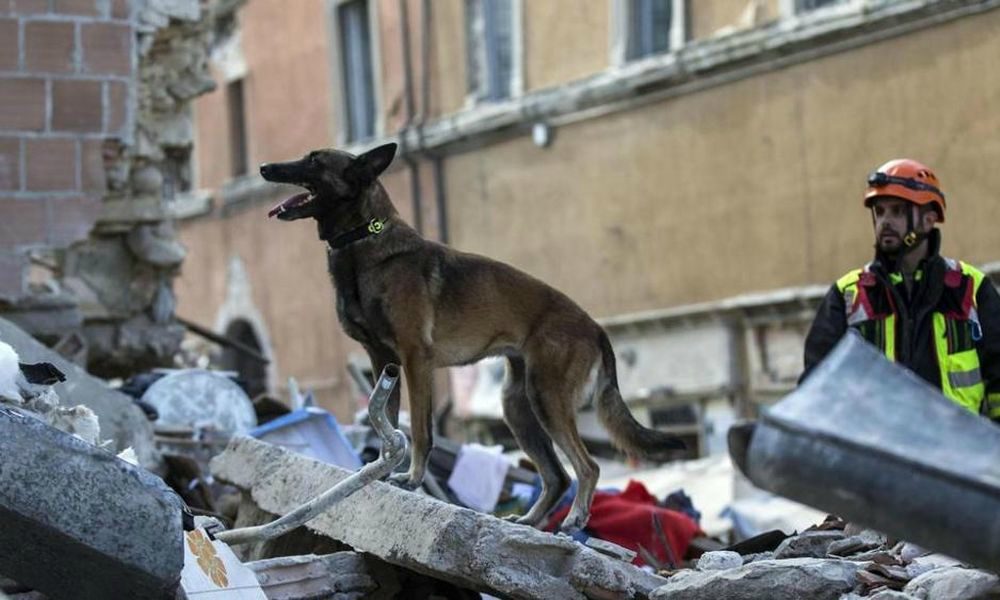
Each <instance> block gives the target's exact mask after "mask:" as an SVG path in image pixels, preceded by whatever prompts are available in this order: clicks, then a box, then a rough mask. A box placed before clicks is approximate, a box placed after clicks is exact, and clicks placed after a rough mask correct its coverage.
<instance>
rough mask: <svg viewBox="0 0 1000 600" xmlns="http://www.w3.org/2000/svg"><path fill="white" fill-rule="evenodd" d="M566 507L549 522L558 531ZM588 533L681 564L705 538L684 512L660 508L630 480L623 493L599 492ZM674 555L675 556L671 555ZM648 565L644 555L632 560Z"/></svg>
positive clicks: (644, 489) (662, 559)
mask: <svg viewBox="0 0 1000 600" xmlns="http://www.w3.org/2000/svg"><path fill="white" fill-rule="evenodd" d="M569 508H570V507H569V506H565V507H563V508H561V509H559V510H557V511H556V512H555V513H553V515H552V517H551V518H550V519H549V527H547V528H546V529H554V528H555V527H556V526H558V524H559V523H561V522H562V520H563V517H565V516H566V514H567V513H568V512H569ZM654 518H657V519H659V521H660V525H661V526H662V528H663V533H664V534H665V535H666V538H667V541H668V542H669V544H670V553H668V551H667V548H666V547H665V546H664V544H663V543H662V542H661V541H660V536H659V535H657V533H656V528H655V526H654V525H653V519H654ZM586 532H587V533H589V534H590V535H592V536H594V537H597V538H600V539H602V540H607V541H609V542H613V543H615V544H618V545H619V546H621V547H623V548H628V549H629V550H635V551H636V552H638V550H639V545H640V544H641V545H642V547H643V548H645V549H646V550H648V551H649V552H650V553H652V554H653V556H655V557H656V558H657V560H659V561H660V562H663V563H666V562H672V563H673V564H675V565H678V564H679V562H680V561H681V560H683V558H684V554H685V553H686V552H687V549H688V545H690V544H691V540H692V539H693V538H694V537H696V536H698V535H703V532H702V531H701V528H700V527H698V524H697V523H695V522H694V520H692V519H691V517H689V516H687V515H685V514H684V513H680V512H677V511H675V510H670V509H668V508H660V507H659V506H656V497H655V496H653V495H652V494H650V493H649V491H648V490H647V489H646V486H644V485H643V484H642V483H640V482H638V481H635V480H634V479H630V480H629V482H628V485H627V486H626V487H625V489H624V490H623V491H622V492H620V493H619V492H600V491H598V492H596V493H595V494H594V502H593V504H591V505H590V521H588V522H587V527H586ZM671 553H672V555H671ZM632 562H633V563H634V564H636V565H644V564H646V563H645V561H643V560H642V557H641V556H638V555H637V556H636V558H635V560H634V561H632Z"/></svg>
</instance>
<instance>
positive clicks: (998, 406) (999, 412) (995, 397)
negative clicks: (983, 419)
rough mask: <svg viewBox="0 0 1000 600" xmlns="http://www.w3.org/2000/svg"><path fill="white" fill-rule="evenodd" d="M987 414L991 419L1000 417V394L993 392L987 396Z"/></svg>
mask: <svg viewBox="0 0 1000 600" xmlns="http://www.w3.org/2000/svg"><path fill="white" fill-rule="evenodd" d="M986 414H987V415H989V417H990V418H991V419H1000V394H998V393H993V394H988V395H987V396H986Z"/></svg>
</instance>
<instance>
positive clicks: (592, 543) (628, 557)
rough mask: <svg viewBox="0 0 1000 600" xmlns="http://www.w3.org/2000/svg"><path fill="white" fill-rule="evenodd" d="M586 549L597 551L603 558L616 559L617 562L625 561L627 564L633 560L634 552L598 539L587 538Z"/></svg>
mask: <svg viewBox="0 0 1000 600" xmlns="http://www.w3.org/2000/svg"><path fill="white" fill-rule="evenodd" d="M587 547H588V548H593V549H594V550H597V551H598V552H600V553H601V554H604V555H605V556H610V557H611V558H617V559H618V560H622V561H625V562H627V563H630V562H632V561H633V560H635V556H636V552H635V551H634V550H629V549H628V548H622V547H621V546H619V545H618V544H612V543H611V542H608V541H606V540H602V539H599V538H595V537H592V538H587Z"/></svg>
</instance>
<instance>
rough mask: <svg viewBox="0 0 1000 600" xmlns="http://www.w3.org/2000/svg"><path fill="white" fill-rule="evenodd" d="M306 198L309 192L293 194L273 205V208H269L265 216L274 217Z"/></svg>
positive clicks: (301, 202)
mask: <svg viewBox="0 0 1000 600" xmlns="http://www.w3.org/2000/svg"><path fill="white" fill-rule="evenodd" d="M308 198H309V194H308V193H303V194H295V195H294V196H292V197H291V198H289V199H288V200H285V201H284V202H282V203H281V204H278V205H277V206H275V207H274V208H272V209H271V210H270V212H268V213H267V216H268V217H276V216H278V215H280V214H281V213H283V212H285V211H286V210H288V209H289V208H294V207H296V206H299V205H300V204H303V203H304V202H305V201H306V199H308Z"/></svg>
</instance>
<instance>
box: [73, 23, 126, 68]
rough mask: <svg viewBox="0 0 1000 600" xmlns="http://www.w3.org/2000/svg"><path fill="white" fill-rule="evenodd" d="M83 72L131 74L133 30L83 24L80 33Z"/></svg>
mask: <svg viewBox="0 0 1000 600" xmlns="http://www.w3.org/2000/svg"><path fill="white" fill-rule="evenodd" d="M80 40H81V43H82V44H83V70H84V72H86V73H93V74H99V75H128V74H129V73H130V72H131V70H132V29H131V28H130V27H129V26H128V25H121V24H117V23H85V24H84V25H82V28H81V30H80Z"/></svg>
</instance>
